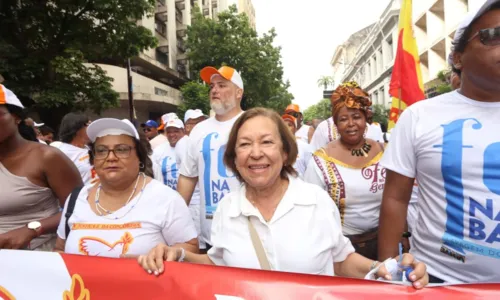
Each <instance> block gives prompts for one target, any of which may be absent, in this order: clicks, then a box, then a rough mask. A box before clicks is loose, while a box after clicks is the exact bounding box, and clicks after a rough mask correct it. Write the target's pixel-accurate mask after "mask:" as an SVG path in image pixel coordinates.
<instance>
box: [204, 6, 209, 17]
mask: <svg viewBox="0 0 500 300" xmlns="http://www.w3.org/2000/svg"><path fill="white" fill-rule="evenodd" d="M209 14H210V8H209V7H208V6H205V7H204V8H203V15H204V16H208V15H209Z"/></svg>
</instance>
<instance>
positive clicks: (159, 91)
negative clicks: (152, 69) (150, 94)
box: [155, 87, 168, 96]
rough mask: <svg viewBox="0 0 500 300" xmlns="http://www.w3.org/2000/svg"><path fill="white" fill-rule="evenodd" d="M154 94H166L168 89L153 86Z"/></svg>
mask: <svg viewBox="0 0 500 300" xmlns="http://www.w3.org/2000/svg"><path fill="white" fill-rule="evenodd" d="M155 95H159V96H168V91H165V90H164V89H160V88H157V87H155Z"/></svg>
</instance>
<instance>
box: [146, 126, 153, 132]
mask: <svg viewBox="0 0 500 300" xmlns="http://www.w3.org/2000/svg"><path fill="white" fill-rule="evenodd" d="M151 130H153V129H151V128H149V127H146V128H144V132H150V131H151Z"/></svg>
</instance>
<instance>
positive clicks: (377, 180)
mask: <svg viewBox="0 0 500 300" xmlns="http://www.w3.org/2000/svg"><path fill="white" fill-rule="evenodd" d="M361 175H362V176H363V178H364V179H366V180H370V181H371V186H370V192H372V193H374V194H375V193H377V192H378V191H382V190H384V185H385V176H386V169H385V168H383V167H382V166H380V164H379V163H376V164H373V165H371V166H369V167H365V168H363V169H361Z"/></svg>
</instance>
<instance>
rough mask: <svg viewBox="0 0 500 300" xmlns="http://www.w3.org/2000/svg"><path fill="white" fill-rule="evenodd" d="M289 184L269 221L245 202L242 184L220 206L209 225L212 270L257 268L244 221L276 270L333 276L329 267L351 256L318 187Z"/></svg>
mask: <svg viewBox="0 0 500 300" xmlns="http://www.w3.org/2000/svg"><path fill="white" fill-rule="evenodd" d="M289 180H290V184H289V185H288V189H287V191H286V193H285V195H284V197H283V199H282V200H281V202H280V203H279V205H278V207H277V209H276V211H275V213H274V215H273V217H272V219H271V221H270V222H266V221H265V220H264V218H263V217H262V215H261V214H260V212H259V211H258V209H256V208H255V207H254V206H253V205H252V204H251V203H250V202H249V201H248V200H247V198H246V196H245V195H246V188H245V186H244V185H242V186H241V188H240V189H239V190H236V191H234V192H231V193H229V194H228V195H226V196H225V197H224V198H223V200H222V201H221V202H220V203H219V207H218V209H217V211H216V213H215V214H214V219H213V225H212V243H213V247H212V248H211V249H210V251H209V252H208V255H209V257H210V259H211V260H212V262H214V263H215V264H216V265H222V266H231V267H239V268H250V269H260V264H259V261H258V259H257V254H256V252H255V249H254V247H253V244H252V240H251V238H250V232H249V229H248V221H247V220H248V219H247V218H248V217H250V220H251V222H252V224H253V225H254V227H255V229H256V231H257V233H258V235H259V237H260V240H261V242H262V244H263V247H264V250H265V252H266V255H267V259H268V260H269V263H270V264H271V268H272V269H273V270H276V271H284V272H294V273H306V274H317V275H330V276H332V275H334V268H333V264H334V263H335V262H342V261H344V260H345V259H346V257H347V256H348V255H349V254H351V253H353V252H354V248H353V247H352V245H351V242H350V241H349V240H348V239H347V238H346V237H344V236H343V235H342V229H341V225H340V218H339V211H338V209H337V207H336V206H335V204H334V203H333V202H332V200H331V199H330V197H329V196H328V194H327V193H326V192H325V191H323V190H322V189H321V188H319V187H318V186H315V185H313V184H309V183H306V182H304V181H302V180H301V179H299V178H294V177H292V176H289Z"/></svg>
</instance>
